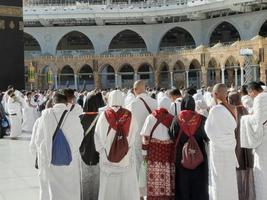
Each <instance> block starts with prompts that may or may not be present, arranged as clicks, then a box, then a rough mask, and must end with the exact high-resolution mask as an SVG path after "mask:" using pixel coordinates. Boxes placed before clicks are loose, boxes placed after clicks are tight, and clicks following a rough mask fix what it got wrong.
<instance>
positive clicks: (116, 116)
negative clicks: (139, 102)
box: [105, 108, 132, 136]
mask: <svg viewBox="0 0 267 200" xmlns="http://www.w3.org/2000/svg"><path fill="white" fill-rule="evenodd" d="M105 116H106V119H107V121H108V123H109V126H110V128H112V129H114V130H115V131H116V132H117V131H118V129H121V131H122V132H123V134H125V135H126V136H128V134H129V129H130V124H131V120H132V114H131V112H130V111H129V110H127V109H124V108H120V109H119V110H118V111H117V112H115V111H114V110H113V109H112V108H109V109H107V110H106V111H105Z"/></svg>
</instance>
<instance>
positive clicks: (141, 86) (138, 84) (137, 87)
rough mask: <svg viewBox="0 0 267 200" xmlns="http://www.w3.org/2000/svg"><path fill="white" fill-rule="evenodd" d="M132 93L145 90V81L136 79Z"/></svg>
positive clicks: (136, 93)
mask: <svg viewBox="0 0 267 200" xmlns="http://www.w3.org/2000/svg"><path fill="white" fill-rule="evenodd" d="M133 89H134V94H135V95H139V94H141V93H143V92H145V91H146V83H145V81H143V80H138V81H136V82H135V83H134V87H133Z"/></svg>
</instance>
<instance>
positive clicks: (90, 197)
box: [80, 93, 105, 200]
mask: <svg viewBox="0 0 267 200" xmlns="http://www.w3.org/2000/svg"><path fill="white" fill-rule="evenodd" d="M104 105H105V104H104V101H103V98H102V94H101V93H96V94H92V95H90V96H89V97H87V98H86V101H85V104H84V109H83V111H84V113H85V114H84V115H83V116H82V117H81V123H82V125H83V128H84V135H85V136H84V139H83V142H82V144H81V147H80V153H81V157H82V163H81V166H82V170H81V171H82V173H81V184H82V185H81V188H82V191H81V193H82V195H81V196H82V200H97V199H98V190H99V175H100V171H99V165H98V163H99V155H98V152H96V150H95V143H94V132H95V125H96V122H97V118H98V109H99V108H100V107H103V106H104Z"/></svg>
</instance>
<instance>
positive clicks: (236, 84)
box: [234, 67, 238, 88]
mask: <svg viewBox="0 0 267 200" xmlns="http://www.w3.org/2000/svg"><path fill="white" fill-rule="evenodd" d="M234 70H235V88H237V87H238V77H237V71H238V68H237V67H235V68H234Z"/></svg>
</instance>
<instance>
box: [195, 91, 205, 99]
mask: <svg viewBox="0 0 267 200" xmlns="http://www.w3.org/2000/svg"><path fill="white" fill-rule="evenodd" d="M193 98H194V100H195V101H202V100H204V96H203V95H202V93H201V91H200V92H198V93H196V94H194V95H193Z"/></svg>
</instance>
